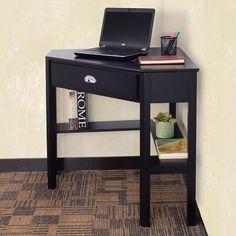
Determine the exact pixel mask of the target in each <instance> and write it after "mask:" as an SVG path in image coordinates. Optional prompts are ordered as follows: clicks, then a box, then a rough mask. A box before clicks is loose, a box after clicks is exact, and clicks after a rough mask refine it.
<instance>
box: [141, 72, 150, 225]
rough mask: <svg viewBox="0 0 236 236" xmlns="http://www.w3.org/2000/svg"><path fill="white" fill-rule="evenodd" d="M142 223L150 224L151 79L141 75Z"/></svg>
mask: <svg viewBox="0 0 236 236" xmlns="http://www.w3.org/2000/svg"><path fill="white" fill-rule="evenodd" d="M140 158H141V166H140V225H141V226H144V227H149V226H150V171H149V168H148V160H149V158H150V79H149V78H148V75H146V76H145V75H144V76H143V77H140Z"/></svg>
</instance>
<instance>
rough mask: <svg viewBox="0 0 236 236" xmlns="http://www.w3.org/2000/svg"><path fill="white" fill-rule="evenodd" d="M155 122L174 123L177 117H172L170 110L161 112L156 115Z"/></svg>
mask: <svg viewBox="0 0 236 236" xmlns="http://www.w3.org/2000/svg"><path fill="white" fill-rule="evenodd" d="M154 121H155V122H157V123H158V122H170V123H171V124H174V123H175V122H176V119H174V118H173V117H172V115H171V114H170V113H169V112H159V113H158V114H157V115H156V116H155V117H154Z"/></svg>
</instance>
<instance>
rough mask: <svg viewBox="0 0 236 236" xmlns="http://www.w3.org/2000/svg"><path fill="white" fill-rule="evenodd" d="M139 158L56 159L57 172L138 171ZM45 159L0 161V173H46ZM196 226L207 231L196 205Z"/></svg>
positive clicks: (205, 232) (204, 234) (205, 233)
mask: <svg viewBox="0 0 236 236" xmlns="http://www.w3.org/2000/svg"><path fill="white" fill-rule="evenodd" d="M139 167H140V158H139V157H138V156H130V157H112V158H109V157H81V158H69V157H67V158H58V170H59V171H62V170H106V169H109V170H110V169H138V168H139ZM46 170H47V159H46V158H30V159H28V158H25V159H18V158H17V159H0V172H22V171H46ZM196 215H197V224H198V225H200V226H201V227H200V228H201V229H202V231H201V235H202V236H207V235H208V234H207V231H206V228H205V225H204V222H203V220H202V217H201V213H200V211H199V208H198V205H197V203H196Z"/></svg>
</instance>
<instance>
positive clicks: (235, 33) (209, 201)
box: [162, 0, 236, 236]
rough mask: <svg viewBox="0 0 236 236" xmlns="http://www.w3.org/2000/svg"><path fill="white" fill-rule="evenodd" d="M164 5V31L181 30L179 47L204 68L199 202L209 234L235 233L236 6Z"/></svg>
mask: <svg viewBox="0 0 236 236" xmlns="http://www.w3.org/2000/svg"><path fill="white" fill-rule="evenodd" d="M170 2H171V3H170ZM162 4H163V13H162V14H163V22H162V28H163V31H166V32H169V31H171V30H175V29H179V30H180V31H181V37H180V45H181V46H182V47H183V48H184V49H185V50H186V51H187V53H188V54H189V55H191V57H192V58H193V59H194V60H195V62H196V63H197V64H198V65H199V67H200V73H199V77H198V78H199V81H198V148H197V154H198V155H197V158H198V161H197V202H198V205H199V208H200V211H201V214H202V217H203V219H204V222H205V225H206V227H207V230H208V233H209V235H210V236H224V235H235V223H236V207H235V199H236V172H235V170H236V158H235V152H234V151H233V150H234V146H235V145H236V125H235V123H236V109H235V101H236V77H235V71H234V70H235V68H236V44H235V42H236V27H235V22H236V14H235V9H236V4H235V1H230V0H226V1H205V0H198V1H195V0H180V1H163V3H162ZM182 110H183V111H185V110H186V107H182Z"/></svg>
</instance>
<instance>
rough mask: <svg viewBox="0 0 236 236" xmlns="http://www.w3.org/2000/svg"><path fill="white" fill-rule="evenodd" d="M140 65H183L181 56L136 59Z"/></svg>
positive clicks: (141, 57)
mask: <svg viewBox="0 0 236 236" xmlns="http://www.w3.org/2000/svg"><path fill="white" fill-rule="evenodd" d="M138 60H139V63H140V64H141V65H173V64H184V62H185V61H184V57H183V56H180V55H179V56H158V55H156V56H140V57H139V58H138Z"/></svg>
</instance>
